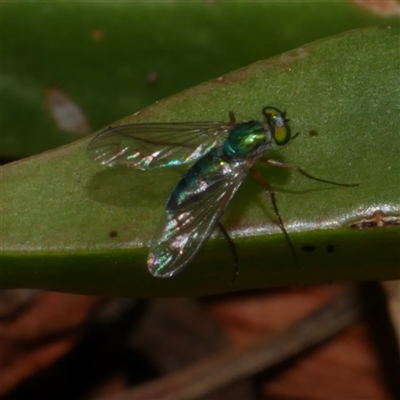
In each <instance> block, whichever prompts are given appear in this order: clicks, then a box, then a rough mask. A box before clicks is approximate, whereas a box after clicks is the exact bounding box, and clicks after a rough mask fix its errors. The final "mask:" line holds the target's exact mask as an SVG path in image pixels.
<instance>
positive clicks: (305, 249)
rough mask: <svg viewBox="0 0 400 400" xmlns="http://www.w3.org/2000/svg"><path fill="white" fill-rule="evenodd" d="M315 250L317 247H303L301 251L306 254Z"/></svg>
mask: <svg viewBox="0 0 400 400" xmlns="http://www.w3.org/2000/svg"><path fill="white" fill-rule="evenodd" d="M316 248H317V246H303V247H302V248H301V249H302V250H303V251H305V252H306V253H312V252H314V251H315V249H316Z"/></svg>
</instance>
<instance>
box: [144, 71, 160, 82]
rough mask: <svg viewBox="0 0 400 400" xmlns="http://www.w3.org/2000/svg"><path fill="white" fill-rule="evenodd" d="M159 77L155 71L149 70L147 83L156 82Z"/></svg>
mask: <svg viewBox="0 0 400 400" xmlns="http://www.w3.org/2000/svg"><path fill="white" fill-rule="evenodd" d="M159 79H160V76H159V75H158V73H157V72H156V71H149V73H148V74H147V77H146V80H147V82H148V83H157V82H158V81H159Z"/></svg>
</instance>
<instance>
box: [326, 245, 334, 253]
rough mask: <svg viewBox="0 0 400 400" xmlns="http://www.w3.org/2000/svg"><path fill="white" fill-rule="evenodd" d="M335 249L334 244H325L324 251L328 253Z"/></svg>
mask: <svg viewBox="0 0 400 400" xmlns="http://www.w3.org/2000/svg"><path fill="white" fill-rule="evenodd" d="M334 250H335V246H333V245H332V244H328V246H326V251H327V252H328V253H333V252H334Z"/></svg>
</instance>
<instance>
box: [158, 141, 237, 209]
mask: <svg viewBox="0 0 400 400" xmlns="http://www.w3.org/2000/svg"><path fill="white" fill-rule="evenodd" d="M231 170H232V168H231V165H230V163H229V161H228V160H225V157H224V156H223V154H222V150H221V148H216V149H213V150H211V151H210V152H209V153H207V154H206V155H205V156H204V157H202V158H201V159H200V160H198V161H197V162H196V163H195V164H193V166H192V167H190V168H189V169H188V171H187V172H186V173H185V175H184V176H183V178H182V179H181V180H180V181H179V182H178V184H177V185H176V187H175V189H174V190H173V192H172V194H171V196H170V198H169V199H168V201H167V204H166V206H165V208H166V209H167V210H168V211H174V210H177V209H183V208H186V207H188V206H190V205H191V204H194V203H196V202H197V201H198V200H199V199H200V198H201V197H202V196H204V195H205V194H206V193H207V191H208V190H209V189H210V188H211V187H213V186H214V185H216V184H218V183H220V182H221V181H222V180H223V179H224V178H225V177H226V176H227V175H229V174H230V173H231Z"/></svg>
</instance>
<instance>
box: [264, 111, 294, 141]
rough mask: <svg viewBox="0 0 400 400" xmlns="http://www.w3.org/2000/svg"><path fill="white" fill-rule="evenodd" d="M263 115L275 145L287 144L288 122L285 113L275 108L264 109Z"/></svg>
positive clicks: (288, 134) (288, 136)
mask: <svg viewBox="0 0 400 400" xmlns="http://www.w3.org/2000/svg"><path fill="white" fill-rule="evenodd" d="M263 114H264V116H265V118H266V119H267V122H268V125H269V126H270V129H271V131H272V134H273V136H274V139H275V142H276V144H278V145H280V146H282V145H284V144H286V143H287V142H289V140H290V127H289V125H288V122H289V120H288V119H286V115H285V114H286V113H285V112H282V111H280V110H278V109H277V108H275V107H265V108H264V109H263Z"/></svg>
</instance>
